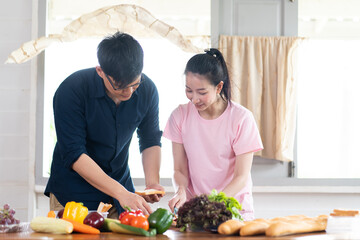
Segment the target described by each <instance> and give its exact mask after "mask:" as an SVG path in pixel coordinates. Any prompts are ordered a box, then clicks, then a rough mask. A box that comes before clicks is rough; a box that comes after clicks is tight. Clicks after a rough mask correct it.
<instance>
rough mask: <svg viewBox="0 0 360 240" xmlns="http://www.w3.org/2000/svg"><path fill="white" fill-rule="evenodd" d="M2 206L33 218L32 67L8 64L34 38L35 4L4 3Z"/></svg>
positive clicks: (24, 0) (0, 18)
mask: <svg viewBox="0 0 360 240" xmlns="http://www.w3.org/2000/svg"><path fill="white" fill-rule="evenodd" d="M0 31H1V34H0V61H1V64H0V73H1V78H0V205H1V206H2V205H3V204H5V203H8V204H10V205H11V206H12V207H13V208H15V209H16V212H17V213H16V214H15V216H16V217H17V218H19V219H20V220H21V221H26V220H28V219H30V218H32V214H33V205H34V190H33V186H34V164H33V163H34V161H33V158H32V157H31V154H32V150H31V149H30V146H31V144H30V142H31V141H32V136H33V134H30V129H31V122H32V120H31V119H32V118H31V116H32V115H31V110H30V109H31V102H32V101H31V91H30V89H31V66H32V63H31V62H28V63H25V64H21V65H5V64H4V62H5V60H6V59H7V56H8V55H9V53H10V52H11V51H12V50H14V49H16V48H18V47H19V46H20V45H21V44H22V43H23V42H25V41H29V40H31V38H32V32H33V21H32V1H29V0H11V1H6V2H5V1H3V2H2V7H1V8H0Z"/></svg>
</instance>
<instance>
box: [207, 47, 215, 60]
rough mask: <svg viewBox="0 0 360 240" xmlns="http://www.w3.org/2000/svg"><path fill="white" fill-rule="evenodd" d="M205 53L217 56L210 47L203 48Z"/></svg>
mask: <svg viewBox="0 0 360 240" xmlns="http://www.w3.org/2000/svg"><path fill="white" fill-rule="evenodd" d="M205 53H206V54H208V55H210V56H213V57H214V58H217V55H216V53H213V52H212V51H211V49H205Z"/></svg>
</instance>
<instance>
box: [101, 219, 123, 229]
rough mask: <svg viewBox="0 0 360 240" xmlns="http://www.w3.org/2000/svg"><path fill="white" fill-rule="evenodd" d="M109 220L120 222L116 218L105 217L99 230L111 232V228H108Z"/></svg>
mask: <svg viewBox="0 0 360 240" xmlns="http://www.w3.org/2000/svg"><path fill="white" fill-rule="evenodd" d="M111 222H114V223H120V221H119V220H117V219H112V218H105V219H104V225H103V226H102V228H101V231H102V232H111V229H110V227H109V224H110V223H111Z"/></svg>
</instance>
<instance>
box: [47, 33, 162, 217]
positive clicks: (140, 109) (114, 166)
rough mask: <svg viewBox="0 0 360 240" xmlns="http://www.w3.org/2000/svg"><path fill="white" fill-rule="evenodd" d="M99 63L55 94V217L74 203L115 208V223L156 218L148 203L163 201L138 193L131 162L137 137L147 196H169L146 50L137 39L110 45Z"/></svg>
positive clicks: (119, 36)
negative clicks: (126, 215) (129, 214)
mask: <svg viewBox="0 0 360 240" xmlns="http://www.w3.org/2000/svg"><path fill="white" fill-rule="evenodd" d="M97 57H98V61H99V65H100V66H97V67H96V68H90V69H84V70H80V71H78V72H75V73H73V74H72V75H70V76H69V77H68V78H67V79H65V80H64V81H63V82H62V83H61V84H60V86H59V88H58V89H57V91H56V93H55V95H54V101H53V107H54V118H55V127H56V134H57V143H56V146H55V149H54V154H53V162H52V165H51V174H50V178H49V182H48V184H47V186H46V189H45V194H46V195H47V196H50V209H51V210H60V209H61V208H63V207H64V206H65V204H66V203H67V202H69V201H75V202H82V203H84V205H85V206H86V207H88V208H89V209H90V210H96V209H97V207H98V205H99V203H100V202H105V203H112V204H113V205H115V207H116V208H114V207H113V209H114V210H116V211H112V212H110V215H111V217H113V218H117V216H118V214H119V213H120V212H122V211H123V208H124V207H125V206H127V207H130V208H131V209H141V210H142V211H143V212H144V213H145V214H149V213H151V208H150V206H149V204H148V203H147V202H157V201H159V198H160V197H161V196H159V195H152V196H150V197H149V196H147V197H144V198H143V197H140V196H138V195H136V194H134V191H135V189H134V185H133V182H132V179H131V176H130V170H129V166H128V158H129V145H130V142H131V138H132V135H133V133H134V131H135V130H137V135H138V138H139V148H140V151H141V153H142V163H143V169H144V174H145V184H146V189H157V190H163V187H162V186H161V185H160V184H159V170H160V155H161V154H160V147H161V143H160V139H161V135H162V132H161V131H160V129H159V118H158V113H159V105H158V104H159V98H158V92H157V89H156V86H155V85H154V83H153V82H152V81H151V80H150V79H149V78H148V77H147V76H146V75H145V74H143V73H142V69H143V50H142V48H141V46H140V44H139V43H138V42H137V41H136V40H135V39H134V38H133V37H131V36H130V35H128V34H125V33H119V32H117V33H115V34H114V35H112V36H110V37H107V38H105V39H104V40H102V41H101V42H100V44H99V46H98V52H97Z"/></svg>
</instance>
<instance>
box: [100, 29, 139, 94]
mask: <svg viewBox="0 0 360 240" xmlns="http://www.w3.org/2000/svg"><path fill="white" fill-rule="evenodd" d="M97 58H98V61H99V64H100V67H101V68H102V70H103V71H104V72H105V73H106V74H107V75H110V76H111V77H113V78H114V80H115V81H116V82H117V83H118V84H119V87H120V88H122V87H125V86H127V85H129V84H130V83H132V82H133V81H134V80H135V79H136V78H137V77H138V76H139V75H140V74H141V72H142V70H143V65H144V63H143V62H144V52H143V50H142V48H141V46H140V44H139V43H138V41H136V40H135V39H134V38H133V37H132V36H130V35H129V34H126V33H121V32H117V33H115V34H114V35H112V36H109V37H106V38H105V39H103V40H102V41H101V42H100V44H99V45H98V48H97Z"/></svg>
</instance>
